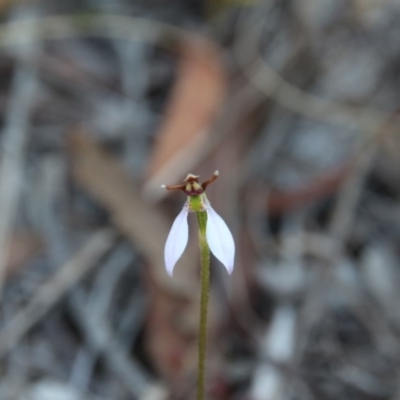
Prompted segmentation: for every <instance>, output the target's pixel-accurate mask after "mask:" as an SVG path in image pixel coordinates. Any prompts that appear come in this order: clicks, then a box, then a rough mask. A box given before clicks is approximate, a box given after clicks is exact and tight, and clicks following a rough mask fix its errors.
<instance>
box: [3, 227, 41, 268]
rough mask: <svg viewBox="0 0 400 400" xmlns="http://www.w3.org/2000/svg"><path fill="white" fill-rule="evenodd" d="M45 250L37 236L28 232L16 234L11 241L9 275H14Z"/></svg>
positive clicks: (8, 261)
mask: <svg viewBox="0 0 400 400" xmlns="http://www.w3.org/2000/svg"><path fill="white" fill-rule="evenodd" d="M42 248H43V243H42V241H41V240H40V238H39V237H38V235H37V234H35V233H33V232H27V231H17V232H14V234H13V235H12V237H11V239H10V241H9V250H8V259H7V275H13V274H15V273H17V272H18V271H19V269H20V268H21V267H22V266H24V264H25V263H26V262H27V261H29V259H30V258H32V257H33V256H35V255H36V254H37V253H38V252H39V251H40V250H42Z"/></svg>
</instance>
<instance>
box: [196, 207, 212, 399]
mask: <svg viewBox="0 0 400 400" xmlns="http://www.w3.org/2000/svg"><path fill="white" fill-rule="evenodd" d="M196 214H197V221H198V223H199V245H200V252H201V298H200V324H199V350H198V352H199V353H198V357H199V358H198V368H197V400H204V392H205V372H206V367H205V361H206V348H207V312H208V297H209V292H210V248H209V247H208V244H207V239H206V226H207V213H206V212H205V211H198V212H197V213H196Z"/></svg>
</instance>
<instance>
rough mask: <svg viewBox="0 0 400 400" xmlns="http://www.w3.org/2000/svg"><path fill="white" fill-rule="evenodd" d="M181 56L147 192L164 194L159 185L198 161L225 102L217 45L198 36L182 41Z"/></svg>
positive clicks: (151, 195)
mask: <svg viewBox="0 0 400 400" xmlns="http://www.w3.org/2000/svg"><path fill="white" fill-rule="evenodd" d="M181 51H182V58H181V60H180V66H179V70H178V77H177V82H176V83H175V86H174V89H173V92H172V95H171V98H170V100H169V103H168V105H167V109H166V112H165V117H164V120H163V122H162V124H161V127H160V129H159V132H158V135H157V141H156V144H155V147H154V151H153V154H152V156H151V158H150V160H149V165H148V173H147V182H146V184H145V187H144V193H145V195H146V196H148V197H149V198H151V199H157V198H160V197H162V196H164V195H165V192H160V191H159V187H160V185H161V184H163V183H166V182H175V181H179V180H181V178H182V175H185V174H186V172H187V171H189V170H191V169H192V168H193V166H194V165H196V164H197V163H198V161H199V159H198V154H199V152H198V149H199V148H201V147H202V146H203V145H204V144H205V143H206V141H207V137H208V133H209V128H210V126H211V124H212V123H213V121H214V120H215V118H216V116H217V113H218V111H219V109H220V107H221V105H222V103H223V100H224V96H225V89H226V79H225V73H224V70H223V66H222V62H221V59H220V57H219V54H218V51H217V48H216V47H215V46H214V45H213V44H212V43H211V42H209V41H206V40H203V39H198V40H196V41H191V42H187V43H183V45H182V49H181Z"/></svg>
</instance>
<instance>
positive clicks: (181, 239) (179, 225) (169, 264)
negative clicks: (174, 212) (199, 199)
mask: <svg viewBox="0 0 400 400" xmlns="http://www.w3.org/2000/svg"><path fill="white" fill-rule="evenodd" d="M187 215H188V210H187V208H186V205H185V206H184V207H183V209H182V211H181V212H180V213H179V214H178V216H177V217H176V218H175V221H174V223H173V224H172V228H171V230H170V232H169V234H168V238H167V242H166V243H165V249H164V260H165V267H166V269H167V272H168V275H170V276H172V272H173V270H174V267H175V264H176V262H177V261H178V260H179V258H180V256H181V255H182V253H183V252H184V250H185V248H186V245H187V242H188V237H189V228H188V222H187Z"/></svg>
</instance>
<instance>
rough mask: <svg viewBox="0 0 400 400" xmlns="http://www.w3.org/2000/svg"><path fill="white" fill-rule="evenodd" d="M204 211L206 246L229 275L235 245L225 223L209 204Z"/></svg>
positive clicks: (231, 269) (231, 268)
mask: <svg viewBox="0 0 400 400" xmlns="http://www.w3.org/2000/svg"><path fill="white" fill-rule="evenodd" d="M206 211H207V228H206V238H207V243H208V246H209V247H210V250H211V252H212V253H213V254H214V256H215V257H217V258H218V260H219V261H221V263H222V264H224V266H225V268H226V270H227V271H228V273H229V274H231V273H232V271H233V263H234V259H235V243H234V241H233V236H232V233H231V231H230V230H229V228H228V226H227V225H226V223H225V221H224V220H223V219H222V218H221V217H220V216H219V215H218V214H217V213H216V212H215V211H214V209H213V208H212V207H211V205H210V204H208V205H207V208H206Z"/></svg>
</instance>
